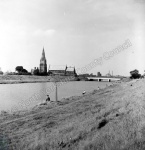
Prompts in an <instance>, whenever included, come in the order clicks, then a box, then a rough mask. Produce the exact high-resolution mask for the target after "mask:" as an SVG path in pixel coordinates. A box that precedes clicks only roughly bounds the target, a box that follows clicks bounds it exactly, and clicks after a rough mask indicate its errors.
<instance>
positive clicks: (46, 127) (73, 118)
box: [0, 79, 145, 150]
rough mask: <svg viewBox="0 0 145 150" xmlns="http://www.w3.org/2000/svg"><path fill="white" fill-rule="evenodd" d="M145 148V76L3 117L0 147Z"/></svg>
mask: <svg viewBox="0 0 145 150" xmlns="http://www.w3.org/2000/svg"><path fill="white" fill-rule="evenodd" d="M144 149H145V80H144V79H142V80H133V81H130V82H126V83H121V84H119V85H112V86H109V87H106V88H105V89H101V90H96V91H93V92H91V93H87V94H86V95H84V96H79V97H78V96H77V97H76V96H74V97H71V98H68V99H63V100H62V101H61V102H57V103H55V102H51V103H50V104H48V105H41V106H36V107H35V108H33V109H31V110H29V111H21V112H15V113H13V114H7V113H2V114H1V115H0V150H144Z"/></svg>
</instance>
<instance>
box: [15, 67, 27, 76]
mask: <svg viewBox="0 0 145 150" xmlns="http://www.w3.org/2000/svg"><path fill="white" fill-rule="evenodd" d="M15 70H16V71H17V73H18V74H19V75H28V74H30V73H29V72H28V71H27V70H26V69H24V68H23V66H17V67H16V68H15Z"/></svg>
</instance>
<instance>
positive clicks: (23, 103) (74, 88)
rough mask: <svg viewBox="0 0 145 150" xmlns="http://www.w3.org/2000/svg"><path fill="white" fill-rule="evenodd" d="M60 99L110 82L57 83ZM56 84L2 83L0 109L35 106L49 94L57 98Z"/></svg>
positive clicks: (52, 98)
mask: <svg viewBox="0 0 145 150" xmlns="http://www.w3.org/2000/svg"><path fill="white" fill-rule="evenodd" d="M57 84H58V86H57V91H58V100H61V99H62V98H68V97H70V96H75V95H76V96H77V95H78V96H79V95H82V92H83V91H86V92H91V91H93V90H95V89H98V86H99V87H100V88H104V87H106V85H110V84H111V83H109V82H95V81H87V82H86V81H78V82H77V81H75V82H67V83H62V84H61V85H59V83H57ZM55 89H56V87H55V85H54V83H52V82H47V83H23V84H0V111H2V110H5V111H11V112H13V111H17V110H24V109H29V108H31V107H34V106H35V105H37V104H39V103H41V102H44V101H45V99H46V97H47V96H46V95H47V94H49V95H50V98H51V100H53V101H54V100H55Z"/></svg>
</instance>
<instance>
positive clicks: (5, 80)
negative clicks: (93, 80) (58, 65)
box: [0, 75, 77, 84]
mask: <svg viewBox="0 0 145 150" xmlns="http://www.w3.org/2000/svg"><path fill="white" fill-rule="evenodd" d="M63 80H64V81H69V80H70V81H75V80H77V79H76V78H75V77H69V76H60V77H59V81H63ZM51 81H54V78H53V77H51V76H33V75H0V84H17V83H37V82H51Z"/></svg>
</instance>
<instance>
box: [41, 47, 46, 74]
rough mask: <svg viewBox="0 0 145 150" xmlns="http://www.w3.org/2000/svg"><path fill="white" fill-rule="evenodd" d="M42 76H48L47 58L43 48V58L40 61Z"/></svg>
mask: <svg viewBox="0 0 145 150" xmlns="http://www.w3.org/2000/svg"><path fill="white" fill-rule="evenodd" d="M40 74H47V62H46V58H45V51H44V48H43V51H42V57H41V59H40Z"/></svg>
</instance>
